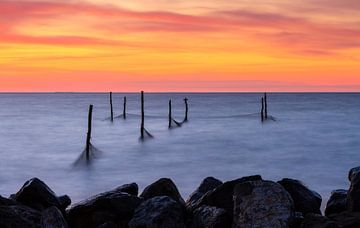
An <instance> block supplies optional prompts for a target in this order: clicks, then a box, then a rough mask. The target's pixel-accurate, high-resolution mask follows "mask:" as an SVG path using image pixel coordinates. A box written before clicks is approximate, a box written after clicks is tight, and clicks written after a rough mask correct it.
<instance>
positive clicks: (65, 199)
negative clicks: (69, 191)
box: [58, 195, 71, 210]
mask: <svg viewBox="0 0 360 228" xmlns="http://www.w3.org/2000/svg"><path fill="white" fill-rule="evenodd" d="M58 200H59V203H60V208H63V209H64V210H65V209H66V208H67V207H68V206H69V205H70V204H71V199H70V197H69V196H68V195H63V196H59V197H58Z"/></svg>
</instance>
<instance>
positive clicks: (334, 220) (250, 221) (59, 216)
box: [0, 167, 360, 228]
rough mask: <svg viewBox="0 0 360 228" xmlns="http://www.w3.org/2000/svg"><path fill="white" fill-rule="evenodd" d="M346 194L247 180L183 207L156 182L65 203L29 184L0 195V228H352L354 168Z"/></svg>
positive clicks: (197, 195)
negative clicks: (325, 193)
mask: <svg viewBox="0 0 360 228" xmlns="http://www.w3.org/2000/svg"><path fill="white" fill-rule="evenodd" d="M349 181H350V187H349V189H348V190H345V189H338V190H334V191H333V192H332V195H331V197H330V199H329V200H328V202H327V206H326V209H325V214H324V215H322V212H321V211H320V205H321V201H322V198H321V196H320V195H319V194H318V193H316V192H315V191H313V190H311V189H309V188H308V187H307V186H306V185H304V184H303V183H302V182H301V181H299V180H294V179H289V178H284V179H282V180H280V181H278V182H274V181H269V180H263V179H262V178H261V176H259V175H255V176H248V177H242V178H239V179H235V180H231V181H226V182H222V181H221V180H218V179H216V178H214V177H207V178H205V179H204V180H203V181H202V182H201V183H200V185H199V187H198V188H197V189H196V190H195V191H194V192H193V193H192V194H191V195H190V197H189V198H188V199H187V200H186V201H185V200H184V199H183V198H182V196H181V195H180V193H179V191H178V188H177V187H176V185H175V183H174V182H173V181H172V180H171V179H168V178H162V179H159V180H158V181H156V182H154V183H152V184H150V185H149V186H147V187H146V188H145V189H144V190H143V192H142V193H141V194H139V190H138V185H137V184H136V183H131V184H126V185H122V186H119V187H117V188H115V189H113V190H110V191H107V192H103V193H100V194H98V195H95V196H93V197H91V198H89V199H85V200H84V201H81V202H78V203H75V204H71V200H70V197H69V196H67V195H63V196H57V195H56V194H55V193H54V192H53V191H52V190H51V189H50V188H49V187H48V186H47V185H46V184H45V183H44V182H42V181H41V180H39V179H37V178H33V179H30V180H28V181H26V182H25V184H24V185H23V187H22V188H21V189H20V190H19V191H18V192H17V193H16V194H13V195H11V196H10V197H9V198H5V197H1V196H0V227H54V228H57V227H59V228H68V227H76V228H78V227H79V228H85V227H86V228H92V227H94V228H112V227H120V228H122V227H130V228H143V227H149V228H157V227H159V228H171V227H175V228H183V227H190V228H208V227H209V228H227V227H229V228H230V227H232V228H238V227H239V228H240V227H241V228H243V227H245V228H246V227H295V228H297V227H300V228H302V227H320V228H322V227H324V228H325V227H354V228H355V227H360V167H356V168H353V169H351V170H350V171H349Z"/></svg>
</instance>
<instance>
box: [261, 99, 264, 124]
mask: <svg viewBox="0 0 360 228" xmlns="http://www.w3.org/2000/svg"><path fill="white" fill-rule="evenodd" d="M261 122H264V98H263V97H262V98H261Z"/></svg>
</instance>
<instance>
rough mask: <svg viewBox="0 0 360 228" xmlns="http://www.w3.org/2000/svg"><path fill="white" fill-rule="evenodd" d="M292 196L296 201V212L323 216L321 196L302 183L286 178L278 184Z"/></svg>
mask: <svg viewBox="0 0 360 228" xmlns="http://www.w3.org/2000/svg"><path fill="white" fill-rule="evenodd" d="M278 183H279V184H281V185H282V186H283V187H284V188H285V190H286V191H287V192H288V193H289V194H290V196H291V198H292V199H293V201H294V206H295V211H299V212H302V213H303V214H304V215H306V214H307V213H314V214H321V211H320V206H321V196H320V195H319V194H318V193H316V192H314V191H311V190H310V189H308V188H307V187H306V186H305V185H303V184H302V183H301V182H300V181H298V180H294V179H289V178H284V179H282V180H281V181H279V182H278Z"/></svg>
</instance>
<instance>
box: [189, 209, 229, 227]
mask: <svg viewBox="0 0 360 228" xmlns="http://www.w3.org/2000/svg"><path fill="white" fill-rule="evenodd" d="M190 227H191V228H226V227H231V221H230V220H229V219H228V216H226V211H225V210H224V209H221V208H216V207H210V206H201V207H199V208H198V209H196V210H195V211H194V213H193V216H192V220H191V225H190Z"/></svg>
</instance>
